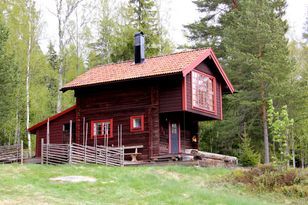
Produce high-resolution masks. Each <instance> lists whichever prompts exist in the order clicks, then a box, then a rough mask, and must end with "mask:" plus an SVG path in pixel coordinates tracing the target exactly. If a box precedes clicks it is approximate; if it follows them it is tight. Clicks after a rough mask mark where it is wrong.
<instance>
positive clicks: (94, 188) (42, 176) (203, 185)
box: [0, 165, 292, 205]
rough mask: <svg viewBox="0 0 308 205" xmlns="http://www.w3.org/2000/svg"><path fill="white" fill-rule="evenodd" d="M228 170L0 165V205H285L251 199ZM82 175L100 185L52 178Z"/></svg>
mask: <svg viewBox="0 0 308 205" xmlns="http://www.w3.org/2000/svg"><path fill="white" fill-rule="evenodd" d="M230 172H231V171H230V170H228V169H219V168H207V169H205V168H194V167H180V166H173V167H122V168H115V167H104V166H95V165H87V166H82V165H80V166H68V165H66V166H46V165H45V166H41V165H24V166H20V165H0V204H194V205H195V204H236V205H239V204H249V205H253V204H274V202H275V203H277V204H285V203H287V202H289V203H292V201H286V200H285V199H286V198H284V197H280V196H278V197H277V196H274V195H273V194H260V195H253V194H251V193H249V192H247V191H245V189H244V188H243V187H242V186H235V185H231V184H229V183H226V182H223V180H221V179H222V178H224V177H225V176H228V174H230ZM68 175H83V176H91V177H95V178H97V182H96V183H75V184H72V183H59V182H51V181H50V180H49V178H51V177H57V176H68Z"/></svg>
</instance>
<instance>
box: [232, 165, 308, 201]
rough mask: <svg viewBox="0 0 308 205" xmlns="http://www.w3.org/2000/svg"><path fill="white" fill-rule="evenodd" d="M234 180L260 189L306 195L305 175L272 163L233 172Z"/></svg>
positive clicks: (300, 195)
mask: <svg viewBox="0 0 308 205" xmlns="http://www.w3.org/2000/svg"><path fill="white" fill-rule="evenodd" d="M232 178H233V180H234V181H235V182H240V183H243V184H248V185H250V187H251V188H253V189H255V190H259V191H278V192H282V193H283V194H285V195H288V196H290V195H292V196H299V197H306V196H307V193H308V191H307V186H306V185H305V184H304V182H305V180H304V178H305V175H303V174H302V173H301V172H299V171H298V170H296V169H282V168H278V167H274V166H272V165H259V166H257V167H255V168H252V169H249V170H237V171H234V172H233V177H232Z"/></svg>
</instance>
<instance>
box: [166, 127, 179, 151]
mask: <svg viewBox="0 0 308 205" xmlns="http://www.w3.org/2000/svg"><path fill="white" fill-rule="evenodd" d="M179 147H180V127H179V123H175V122H170V124H169V152H170V153H172V154H177V153H179V152H180V150H179Z"/></svg>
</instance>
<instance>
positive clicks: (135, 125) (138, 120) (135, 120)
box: [130, 115, 144, 132]
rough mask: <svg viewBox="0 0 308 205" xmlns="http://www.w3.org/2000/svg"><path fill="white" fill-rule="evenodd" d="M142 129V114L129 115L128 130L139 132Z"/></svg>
mask: <svg viewBox="0 0 308 205" xmlns="http://www.w3.org/2000/svg"><path fill="white" fill-rule="evenodd" d="M143 130H144V116H143V115H139V116H131V117H130V131H131V132H139V131H143Z"/></svg>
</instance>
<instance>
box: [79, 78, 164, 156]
mask: <svg viewBox="0 0 308 205" xmlns="http://www.w3.org/2000/svg"><path fill="white" fill-rule="evenodd" d="M155 84H156V83H155V82H153V81H135V82H131V83H129V82H127V83H125V84H113V85H108V86H100V87H95V88H88V89H83V90H77V91H76V93H75V95H76V97H77V112H78V113H77V116H78V117H79V118H80V119H78V120H77V124H76V130H77V132H76V135H77V136H78V137H77V138H78V141H79V142H80V143H81V144H82V143H83V142H82V139H83V137H82V132H83V130H82V119H83V117H85V119H86V122H88V123H89V126H90V121H91V120H104V119H113V138H110V139H109V146H117V145H118V134H117V132H118V129H117V126H118V125H119V124H122V126H123V133H122V135H123V139H122V140H123V145H125V146H131V145H143V146H144V148H143V149H142V150H141V152H142V159H148V158H149V157H150V156H152V155H157V154H158V151H159V150H158V149H159V146H158V145H157V146H155V145H156V144H159V135H158V126H159V117H158V116H159V99H158V98H159V96H158V86H155ZM136 115H143V116H144V130H143V131H140V132H131V131H130V116H136ZM90 130H91V127H89V132H90ZM88 136H90V133H88ZM93 143H94V140H93V139H90V138H89V137H88V144H89V145H92V144H93ZM103 143H104V139H98V144H103Z"/></svg>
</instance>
